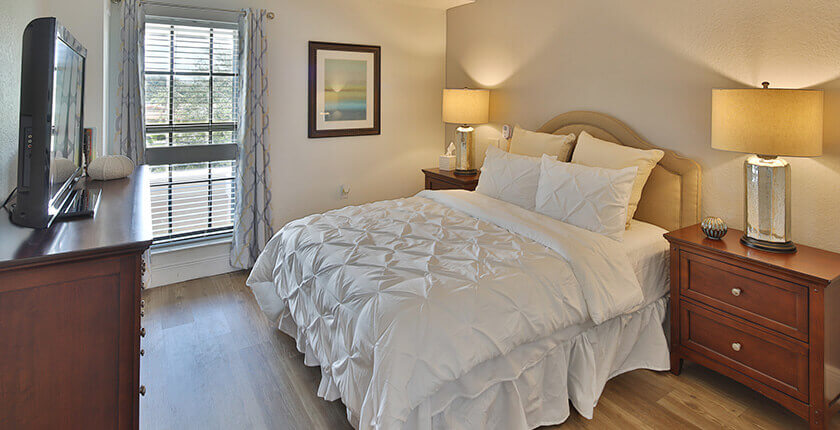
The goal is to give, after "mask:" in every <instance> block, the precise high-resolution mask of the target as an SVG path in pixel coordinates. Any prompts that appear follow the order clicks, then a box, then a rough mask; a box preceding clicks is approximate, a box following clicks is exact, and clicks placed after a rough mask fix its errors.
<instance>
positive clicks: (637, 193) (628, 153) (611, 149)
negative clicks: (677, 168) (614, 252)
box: [572, 131, 665, 227]
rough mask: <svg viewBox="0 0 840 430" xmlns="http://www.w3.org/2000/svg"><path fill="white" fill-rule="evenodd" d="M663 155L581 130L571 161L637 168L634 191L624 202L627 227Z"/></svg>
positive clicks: (613, 167) (611, 167)
mask: <svg viewBox="0 0 840 430" xmlns="http://www.w3.org/2000/svg"><path fill="white" fill-rule="evenodd" d="M664 156H665V153H664V152H662V151H660V150H658V149H647V150H645V149H636V148H631V147H629V146H623V145H619V144H617V143H612V142H607V141H606V140H602V139H598V138H596V137H592V135H591V134H589V133H587V132H585V131H582V132H580V136H579V137H578V141H577V145H576V146H575V152H574V153H573V154H572V163H577V164H583V165H584V166H590V167H603V168H606V169H623V168H625V167H631V166H635V167H637V168H638V171H637V172H636V180H635V181H634V182H633V192H632V194H630V201H629V202H628V204H627V226H628V227H629V226H630V220H631V219H633V214H635V213H636V208H637V207H638V206H639V199H641V198H642V190H643V189H644V188H645V183H646V182H647V180H648V177H649V176H650V172H651V171H652V170H653V168H654V167H656V163H658V162H659V160H661V159H662V157H664Z"/></svg>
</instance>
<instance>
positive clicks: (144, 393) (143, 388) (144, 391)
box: [140, 385, 146, 396]
mask: <svg viewBox="0 0 840 430" xmlns="http://www.w3.org/2000/svg"><path fill="white" fill-rule="evenodd" d="M140 395H141V396H145V395H146V386H145V385H141V386H140Z"/></svg>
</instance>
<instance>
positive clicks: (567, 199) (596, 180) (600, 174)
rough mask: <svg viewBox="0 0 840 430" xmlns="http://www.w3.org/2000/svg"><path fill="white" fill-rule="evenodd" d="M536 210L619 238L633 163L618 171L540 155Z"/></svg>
mask: <svg viewBox="0 0 840 430" xmlns="http://www.w3.org/2000/svg"><path fill="white" fill-rule="evenodd" d="M541 162H542V166H541V168H540V180H539V183H538V185H537V194H536V196H535V203H536V211H537V212H539V213H541V214H543V215H548V216H550V217H552V218H554V219H557V220H560V221H563V222H565V223H568V224H572V225H575V226H578V227H580V228H584V229H587V230H589V231H593V232H595V233H600V234H602V235H604V236H607V237H609V238H611V239H614V240H617V241H619V242H620V241H621V240H622V239H623V236H624V228H625V227H624V226H625V223H626V221H627V220H626V218H627V202H628V201H629V200H630V194H631V192H632V190H633V181H634V179H635V178H636V170H637V168H636V167H635V166H633V167H627V168H624V169H621V170H613V169H604V168H600V167H588V166H583V165H580V164H573V163H564V162H562V161H557V160H555V159H554V158H553V157H550V156H548V155H543V157H542V160H541Z"/></svg>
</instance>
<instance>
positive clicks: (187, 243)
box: [151, 233, 233, 255]
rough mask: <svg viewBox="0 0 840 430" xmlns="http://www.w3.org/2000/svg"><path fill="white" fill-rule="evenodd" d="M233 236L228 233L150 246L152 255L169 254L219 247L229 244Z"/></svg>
mask: <svg viewBox="0 0 840 430" xmlns="http://www.w3.org/2000/svg"><path fill="white" fill-rule="evenodd" d="M231 241H233V235H232V234H230V233H227V234H224V235H220V236H214V237H209V238H197V239H189V240H184V241H181V242H175V243H165V244H161V245H152V249H151V253H152V255H159V254H166V253H169V252H178V251H186V250H189V249H195V248H203V247H205V246H213V245H221V244H225V243H231Z"/></svg>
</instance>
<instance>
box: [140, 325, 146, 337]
mask: <svg viewBox="0 0 840 430" xmlns="http://www.w3.org/2000/svg"><path fill="white" fill-rule="evenodd" d="M140 337H146V327H140Z"/></svg>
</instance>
